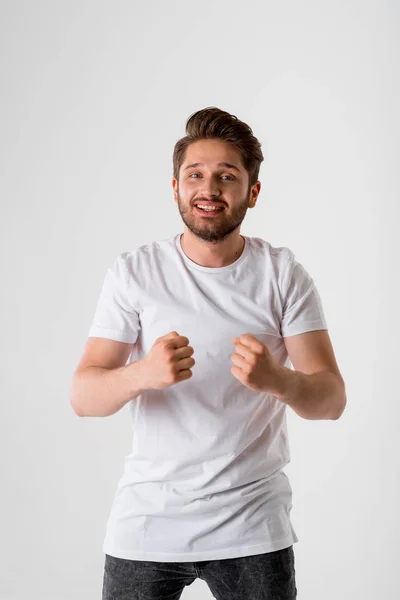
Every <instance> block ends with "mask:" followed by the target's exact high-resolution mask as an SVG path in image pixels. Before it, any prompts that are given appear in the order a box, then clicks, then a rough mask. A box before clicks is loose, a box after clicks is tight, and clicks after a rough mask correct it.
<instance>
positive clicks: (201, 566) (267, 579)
mask: <svg viewBox="0 0 400 600" xmlns="http://www.w3.org/2000/svg"><path fill="white" fill-rule="evenodd" d="M197 578H199V579H203V581H205V582H206V583H207V585H208V587H209V589H210V591H211V593H212V594H213V596H214V598H216V599H217V600H295V599H296V598H297V588H296V583H295V568H294V552H293V546H289V547H288V548H284V549H283V550H276V551H274V552H266V553H265V554H254V555H251V556H242V557H239V558H224V559H221V560H202V561H197V562H155V561H146V560H144V561H143V560H130V559H125V558H116V557H114V556H109V555H108V554H106V555H105V563H104V578H103V595H102V600H178V598H180V597H181V595H182V592H183V590H184V588H185V586H187V585H190V584H191V583H193V581H194V580H195V579H197Z"/></svg>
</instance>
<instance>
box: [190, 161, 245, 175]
mask: <svg viewBox="0 0 400 600" xmlns="http://www.w3.org/2000/svg"><path fill="white" fill-rule="evenodd" d="M218 166H219V167H227V168H228V169H236V171H239V173H240V169H239V168H238V167H237V166H236V165H231V163H228V162H219V163H218ZM193 167H204V163H199V162H196V163H192V164H191V165H188V166H187V167H185V168H184V169H183V170H184V171H186V169H191V168H193Z"/></svg>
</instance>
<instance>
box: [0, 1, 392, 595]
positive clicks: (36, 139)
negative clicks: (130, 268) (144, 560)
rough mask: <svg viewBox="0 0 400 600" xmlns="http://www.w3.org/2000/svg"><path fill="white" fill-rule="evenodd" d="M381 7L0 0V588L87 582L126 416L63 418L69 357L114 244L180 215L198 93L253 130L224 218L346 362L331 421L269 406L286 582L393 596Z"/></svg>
mask: <svg viewBox="0 0 400 600" xmlns="http://www.w3.org/2000/svg"><path fill="white" fill-rule="evenodd" d="M399 23H400V20H399V3H398V2H395V1H394V0H393V1H392V2H389V1H383V0H379V1H378V0H376V1H371V0H358V1H354V0H353V1H346V2H341V1H339V2H321V1H318V0H314V1H311V0H304V1H302V2H296V1H293V0H291V1H285V2H272V1H271V2H267V1H263V2H262V1H259V2H255V1H250V0H246V1H245V2H243V1H241V0H240V1H239V0H238V1H233V0H230V1H219V2H215V1H208V2H207V1H204V2H190V1H188V0H185V1H183V0H180V1H175V2H173V1H168V2H164V1H161V0H158V1H148V2H133V1H131V2H128V1H125V2H122V1H118V0H113V1H112V2H111V1H109V2H99V1H96V2H95V1H91V2H89V1H79V2H77V1H71V0H68V1H66V0H65V1H56V0H52V1H50V0H48V1H43V0H41V1H36V2H29V1H21V0H13V1H11V0H9V1H7V0H6V1H4V0H3V1H1V2H0V44H1V55H0V74H1V90H0V91H1V93H0V107H1V113H0V114H1V135H0V152H1V161H0V177H1V179H0V194H1V232H0V233H1V265H2V270H1V311H0V314H1V319H2V327H1V332H2V333H1V432H2V435H1V448H0V450H1V511H0V515H1V517H0V518H1V521H0V531H1V544H0V552H1V557H0V597H1V598H2V600H23V599H25V598H34V599H36V598H38V599H39V598H40V600H97V599H99V598H100V597H101V587H102V577H103V563H104V555H103V553H102V549H101V546H102V542H103V537H104V534H105V526H106V520H107V518H108V513H109V510H110V508H111V503H112V500H113V496H114V493H115V490H116V486H117V483H118V480H119V478H120V476H121V475H122V469H123V461H124V456H125V455H126V454H127V453H128V452H130V449H131V448H130V445H131V424H130V420H129V413H128V410H127V406H125V407H124V408H123V409H122V410H121V411H120V412H118V413H116V414H115V415H113V416H112V417H108V418H79V417H78V416H77V415H75V413H74V412H73V410H72V408H71V406H70V401H69V388H70V384H71V378H72V374H73V371H74V369H75V368H76V366H77V363H78V361H79V359H80V356H81V354H82V351H83V348H84V345H85V343H86V339H87V334H88V330H89V327H90V325H91V322H92V318H93V316H94V310H95V306H96V302H97V299H98V295H99V293H100V289H101V286H102V282H103V278H104V276H105V272H106V270H107V268H108V267H109V266H111V265H112V263H113V262H114V260H115V258H116V256H117V255H118V254H119V253H121V252H124V251H129V250H133V249H135V248H137V247H138V246H140V245H142V244H146V243H150V242H152V241H154V240H157V239H163V238H166V237H169V236H171V235H173V234H176V233H178V232H182V231H183V223H182V221H181V219H180V216H179V212H178V208H177V205H176V204H175V203H174V201H173V193H172V186H171V179H172V151H173V146H174V144H175V142H176V141H177V140H178V139H179V138H180V137H182V136H183V135H184V134H185V131H184V126H185V122H186V119H187V118H188V117H189V116H190V115H191V114H192V113H193V112H195V111H197V110H199V109H201V108H204V107H206V106H218V107H219V108H221V109H223V110H227V111H229V112H230V113H232V114H235V115H236V116H238V118H240V119H242V120H244V121H246V122H247V123H248V124H249V125H250V126H251V127H252V129H253V132H254V134H255V135H256V137H258V139H259V140H260V141H261V143H262V145H263V146H262V148H263V152H264V156H265V161H264V163H263V164H262V167H261V171H260V181H261V183H262V188H261V193H260V196H259V199H258V202H257V206H256V208H255V209H253V210H249V211H248V213H247V215H246V217H245V220H244V221H243V224H242V229H241V232H242V233H244V234H245V235H248V236H258V237H262V238H263V239H265V240H268V241H269V242H270V243H271V244H272V245H274V246H288V247H289V248H291V249H292V250H293V251H294V252H295V254H296V259H297V260H298V261H300V262H301V263H302V264H303V265H304V266H305V267H306V269H307V270H308V271H309V272H310V274H311V275H312V277H313V278H314V281H315V283H316V285H317V287H318V290H319V292H320V294H321V298H322V302H323V306H324V310H325V314H326V318H327V322H328V327H329V334H330V336H331V340H332V344H333V346H334V350H335V354H336V358H337V361H338V365H339V368H340V370H341V372H342V375H343V377H344V379H345V383H346V391H347V401H348V403H347V407H346V410H345V412H344V413H343V415H342V417H341V418H340V419H339V420H338V421H310V420H305V419H301V418H300V417H299V416H298V415H297V414H296V413H295V412H293V410H291V409H290V408H288V409H287V415H288V429H289V442H290V449H291V456H292V460H291V463H290V464H289V465H288V466H287V467H286V469H285V472H286V474H287V475H288V477H289V480H290V482H291V485H292V490H293V509H292V513H291V517H292V522H293V525H294V528H295V530H296V533H297V535H298V537H299V543H297V544H295V546H294V550H295V558H296V579H297V588H298V598H299V600H321V599H323V600H336V599H337V598H340V599H341V600H353V599H354V598H363V600H375V599H376V598H379V599H382V600H386V599H390V600H392V599H394V598H395V597H397V596H398V595H399V594H400V588H399V578H398V539H399V534H400V530H399V517H398V509H399V508H398V507H399V505H400V493H399V475H400V468H399V467H400V465H399V462H400V452H399V443H398V439H399V430H400V410H399V400H400V394H399V368H398V364H397V363H398V355H399V318H398V313H397V311H398V309H399V305H400V298H399V285H398V283H399V266H398V264H399V258H400V253H399V237H398V224H399V217H400V212H399V191H400V185H399V169H398V164H399V143H398V139H399V135H400V127H399V112H398V106H399V102H400V98H399V43H398V39H399V33H400V32H399ZM182 334H184V332H182ZM182 598H184V599H185V600H189V599H193V600H194V599H197V600H200V599H201V600H203V599H204V600H206V599H208V598H212V595H211V592H210V591H209V590H208V588H207V587H206V584H205V583H204V582H203V581H201V580H196V581H195V582H194V583H193V585H192V586H190V587H189V588H186V589H185V591H184V593H183V595H182ZM244 600H246V599H244Z"/></svg>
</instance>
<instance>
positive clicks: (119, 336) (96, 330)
mask: <svg viewBox="0 0 400 600" xmlns="http://www.w3.org/2000/svg"><path fill="white" fill-rule="evenodd" d="M88 337H101V338H106V339H108V340H115V341H116V342H126V343H127V344H133V343H134V342H135V341H136V340H135V339H133V338H132V336H131V335H129V334H128V333H122V332H121V331H116V330H115V329H105V328H104V327H95V326H93V327H91V329H90V330H89V334H88Z"/></svg>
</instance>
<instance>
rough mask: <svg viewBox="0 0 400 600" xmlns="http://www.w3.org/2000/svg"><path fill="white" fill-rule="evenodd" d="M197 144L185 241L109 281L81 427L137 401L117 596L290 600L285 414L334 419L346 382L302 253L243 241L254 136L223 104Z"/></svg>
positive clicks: (114, 533)
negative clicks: (199, 583) (200, 591)
mask: <svg viewBox="0 0 400 600" xmlns="http://www.w3.org/2000/svg"><path fill="white" fill-rule="evenodd" d="M186 133H187V136H186V137H184V138H183V139H182V140H179V141H178V142H177V144H176V146H175V149H174V157H173V162H174V173H173V175H174V177H173V179H172V185H173V190H174V199H175V202H176V203H177V205H178V209H179V212H180V215H181V217H182V220H183V223H184V232H183V234H177V235H175V236H172V237H169V238H166V239H164V240H161V241H157V242H153V243H150V244H146V245H143V246H140V247H139V248H137V249H136V250H133V251H131V252H124V253H122V254H121V255H119V256H118V257H117V259H116V261H115V263H114V264H113V266H112V267H111V268H110V269H108V271H107V274H106V277H105V281H104V284H103V288H102V291H101V294H100V297H99V300H98V304H97V308H96V313H95V316H94V320H93V323H92V326H91V328H90V331H89V339H88V341H87V346H86V348H85V351H84V353H83V356H82V359H81V361H80V363H79V365H78V367H77V369H76V372H75V373H74V378H73V384H72V388H71V403H72V406H73V407H74V409H75V411H76V413H77V414H78V415H80V416H107V415H112V414H114V413H116V412H117V411H118V410H120V409H121V408H122V407H123V406H124V405H125V404H128V408H129V411H130V414H131V418H132V423H133V446H132V452H131V453H130V454H129V455H127V456H126V458H125V469H124V474H123V476H122V478H121V480H120V482H119V484H118V488H117V491H116V495H115V499H114V503H113V506H112V510H111V514H110V516H109V519H108V523H107V533H106V536H105V540H104V545H103V550H104V552H105V568H104V580H103V600H109V599H111V598H113V599H117V598H121V599H122V598H124V599H125V598H128V597H129V598H130V599H134V598H142V597H144V596H145V597H146V598H149V599H150V598H171V599H172V598H180V596H181V594H182V590H183V589H184V587H185V586H187V585H190V584H191V583H192V582H193V581H194V580H195V579H196V578H201V579H203V580H204V581H205V582H206V583H207V585H208V587H209V588H210V590H211V592H212V594H213V595H214V597H215V598H217V599H218V600H233V599H238V600H239V599H240V600H246V599H251V600H261V599H266V600H267V599H271V598H278V597H279V598H280V599H285V600H289V599H290V600H293V599H294V598H296V597H297V588H296V584H295V568H294V552H293V544H294V543H296V542H297V541H298V538H297V536H296V533H295V531H294V529H293V527H292V524H291V521H290V510H291V507H292V504H291V498H292V490H291V487H290V484H289V481H288V478H287V476H286V474H285V473H284V472H283V468H284V467H285V465H286V464H287V463H288V462H289V461H290V453H289V446H288V438H287V428H286V407H287V406H290V407H291V408H292V409H293V410H294V411H295V412H296V413H297V414H298V415H300V416H301V417H303V418H305V419H337V418H339V416H340V415H341V413H342V412H343V410H344V407H345V404H346V394H345V385H344V382H343V379H342V376H341V374H340V372H339V369H338V366H337V363H336V360H335V356H334V352H333V348H332V345H331V342H330V338H329V335H328V331H327V324H326V320H325V316H324V312H323V307H322V303H321V299H320V296H319V294H318V291H317V289H316V287H315V284H314V282H313V279H312V278H311V277H310V275H309V274H308V273H307V271H306V270H305V269H304V267H303V266H302V265H301V264H300V263H299V262H297V261H296V260H295V255H294V254H293V252H292V251H291V250H290V249H289V248H287V247H278V248H276V247H273V246H271V244H270V243H269V242H267V241H265V240H263V239H261V238H258V237H247V236H242V235H240V226H241V223H242V221H243V219H244V217H245V215H246V212H247V209H248V208H254V207H255V205H256V201H257V198H258V195H259V192H260V187H261V184H260V181H258V173H259V167H260V164H261V162H262V160H263V155H262V152H261V145H260V143H259V142H258V140H257V139H256V138H255V137H254V136H253V134H252V131H251V129H250V127H248V125H246V124H245V123H243V122H242V121H240V120H238V119H237V118H236V117H235V116H233V115H230V114H229V113H227V112H225V111H222V110H220V109H218V108H215V107H209V108H206V109H204V110H200V111H198V112H197V113H194V114H193V115H192V116H191V117H190V118H189V119H188V122H187V124H186ZM215 209H217V210H215ZM288 359H289V360H290V361H291V363H292V366H293V367H294V369H295V370H293V369H291V368H288V367H287V366H286V363H287V360H288Z"/></svg>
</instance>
